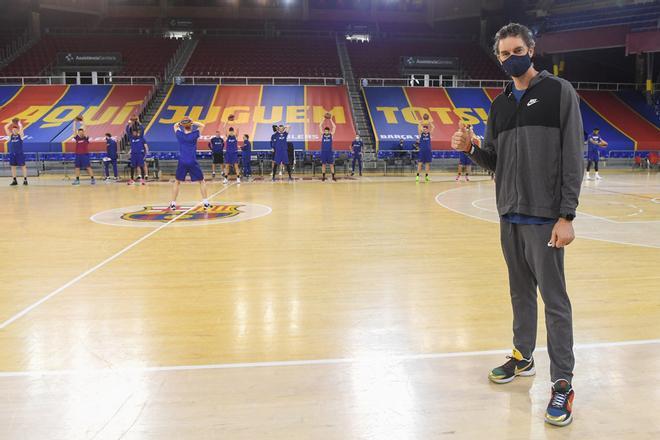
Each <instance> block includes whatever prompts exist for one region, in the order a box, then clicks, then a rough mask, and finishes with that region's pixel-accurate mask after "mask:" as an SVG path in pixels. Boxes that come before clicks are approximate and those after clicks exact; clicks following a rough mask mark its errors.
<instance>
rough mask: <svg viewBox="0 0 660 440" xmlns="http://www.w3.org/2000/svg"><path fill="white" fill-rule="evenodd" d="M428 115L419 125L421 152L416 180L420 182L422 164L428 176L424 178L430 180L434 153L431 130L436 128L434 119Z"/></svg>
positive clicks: (418, 158)
mask: <svg viewBox="0 0 660 440" xmlns="http://www.w3.org/2000/svg"><path fill="white" fill-rule="evenodd" d="M427 118H428V115H426V116H425V118H424V122H422V123H421V124H419V125H418V126H417V130H418V132H419V154H418V156H417V178H416V181H417V182H419V173H421V172H422V164H423V165H425V166H426V176H425V177H424V180H425V181H426V182H428V181H429V180H430V179H429V171H430V170H431V162H432V161H433V153H432V152H431V132H432V131H433V129H434V128H435V126H434V125H433V121H431V120H430V119H427Z"/></svg>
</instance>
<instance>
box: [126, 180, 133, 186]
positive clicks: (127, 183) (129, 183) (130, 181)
mask: <svg viewBox="0 0 660 440" xmlns="http://www.w3.org/2000/svg"><path fill="white" fill-rule="evenodd" d="M134 183H135V180H133V179H129V180H128V182H126V185H133V184H134Z"/></svg>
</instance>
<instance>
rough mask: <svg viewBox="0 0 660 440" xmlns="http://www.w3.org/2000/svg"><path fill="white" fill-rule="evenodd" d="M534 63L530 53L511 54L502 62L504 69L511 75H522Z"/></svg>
mask: <svg viewBox="0 0 660 440" xmlns="http://www.w3.org/2000/svg"><path fill="white" fill-rule="evenodd" d="M531 65H532V59H531V58H530V56H529V53H527V54H525V55H511V56H510V57H509V58H507V59H506V60H504V62H503V63H502V70H504V73H506V74H507V75H509V76H515V77H518V76H522V75H524V74H525V72H527V70H529V67H530V66H531Z"/></svg>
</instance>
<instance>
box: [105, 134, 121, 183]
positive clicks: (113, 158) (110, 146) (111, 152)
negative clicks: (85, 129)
mask: <svg viewBox="0 0 660 440" xmlns="http://www.w3.org/2000/svg"><path fill="white" fill-rule="evenodd" d="M105 154H106V156H105V157H104V158H103V168H104V171H105V180H106V181H108V180H110V165H112V172H113V176H114V179H113V180H117V158H118V156H117V141H115V140H114V139H113V138H112V134H111V133H106V134H105Z"/></svg>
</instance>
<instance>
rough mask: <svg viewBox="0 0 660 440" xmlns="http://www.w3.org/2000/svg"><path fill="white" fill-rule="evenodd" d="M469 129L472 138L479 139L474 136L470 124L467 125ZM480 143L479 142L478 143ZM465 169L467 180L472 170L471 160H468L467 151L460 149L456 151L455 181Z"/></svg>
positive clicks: (459, 178) (458, 179)
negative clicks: (456, 173) (456, 170)
mask: <svg viewBox="0 0 660 440" xmlns="http://www.w3.org/2000/svg"><path fill="white" fill-rule="evenodd" d="M468 127H469V129H470V133H472V139H477V140H478V139H479V138H477V137H476V136H475V134H474V130H473V128H472V126H471V125H468ZM479 145H481V144H479ZM463 171H465V181H466V182H469V181H470V172H471V171H472V160H470V156H468V155H467V153H465V152H463V151H460V152H459V153H458V175H457V176H456V181H457V182H458V181H460V180H461V172H463Z"/></svg>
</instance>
